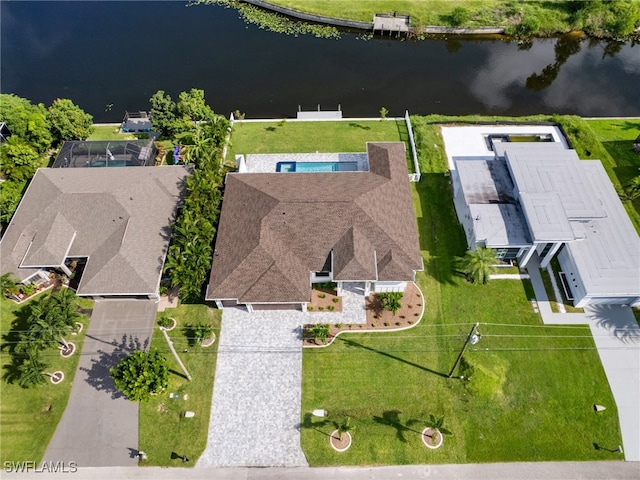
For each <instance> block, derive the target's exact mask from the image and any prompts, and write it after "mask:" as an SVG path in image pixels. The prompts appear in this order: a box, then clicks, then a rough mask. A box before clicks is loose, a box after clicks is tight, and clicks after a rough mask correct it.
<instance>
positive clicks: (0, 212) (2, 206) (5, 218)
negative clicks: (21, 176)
mask: <svg viewBox="0 0 640 480" xmlns="http://www.w3.org/2000/svg"><path fill="white" fill-rule="evenodd" d="M1 158H2V154H0V162H1V161H2V160H1ZM26 186H27V182H26V181H25V180H5V181H4V182H2V188H0V223H2V224H4V225H7V224H8V223H9V222H10V221H11V217H12V216H13V212H15V211H16V208H18V204H19V203H20V199H21V198H22V192H23V191H24V189H25V187H26Z"/></svg>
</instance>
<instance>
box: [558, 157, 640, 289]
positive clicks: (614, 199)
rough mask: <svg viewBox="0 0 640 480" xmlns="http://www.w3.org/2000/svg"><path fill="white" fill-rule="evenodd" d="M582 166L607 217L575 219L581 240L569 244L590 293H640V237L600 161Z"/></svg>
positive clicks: (573, 225) (585, 286)
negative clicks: (584, 219)
mask: <svg viewBox="0 0 640 480" xmlns="http://www.w3.org/2000/svg"><path fill="white" fill-rule="evenodd" d="M580 165H581V167H582V169H583V171H584V172H585V176H586V178H587V179H588V181H589V184H590V186H591V189H592V190H591V191H592V194H593V196H594V197H595V198H598V199H599V200H600V201H602V204H603V207H604V210H605V211H606V217H603V218H597V219H593V220H589V221H582V222H579V221H572V222H571V226H572V227H573V229H574V231H575V233H576V237H578V240H576V241H574V242H570V243H568V244H567V246H566V248H568V249H569V251H570V252H571V255H572V257H573V260H574V262H575V263H576V266H577V269H578V272H579V274H580V278H581V280H582V283H583V285H584V288H585V291H586V293H587V295H590V296H598V295H600V296H602V295H612V294H615V295H634V296H638V295H640V237H638V234H637V233H636V230H635V228H634V227H633V224H632V223H631V220H629V216H628V215H627V212H626V211H625V209H624V207H623V206H622V203H621V202H620V199H619V198H618V195H617V194H616V191H615V189H614V188H613V185H612V184H611V181H610V180H609V177H608V176H607V172H606V171H605V169H604V167H603V166H602V163H600V161H598V160H582V161H581V162H580Z"/></svg>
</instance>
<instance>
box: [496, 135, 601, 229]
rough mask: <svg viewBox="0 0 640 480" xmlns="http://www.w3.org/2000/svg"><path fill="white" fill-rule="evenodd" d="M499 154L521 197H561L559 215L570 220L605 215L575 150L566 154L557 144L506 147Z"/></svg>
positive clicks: (499, 149) (503, 146)
mask: <svg viewBox="0 0 640 480" xmlns="http://www.w3.org/2000/svg"><path fill="white" fill-rule="evenodd" d="M496 153H497V155H498V156H504V157H505V158H506V160H507V165H508V167H509V171H510V172H511V177H512V178H513V182H514V184H515V187H516V189H517V190H518V192H519V193H521V194H522V193H527V194H540V195H541V196H548V197H550V198H551V197H552V195H551V194H552V193H556V194H558V195H559V196H560V200H561V208H562V209H563V212H558V214H560V213H562V214H563V215H566V216H567V217H568V218H569V219H579V218H594V217H603V216H604V215H605V213H604V210H603V209H602V206H601V205H600V203H599V202H598V201H597V200H596V199H595V198H594V197H593V193H592V192H591V186H590V185H589V182H588V181H587V179H586V177H585V174H584V172H583V169H582V168H580V164H581V162H582V160H580V159H579V158H578V155H577V154H576V152H575V150H567V149H565V148H563V147H562V146H561V145H560V144H558V143H503V144H500V145H498V146H497V147H496ZM559 206H560V205H559ZM531 213H534V212H531Z"/></svg>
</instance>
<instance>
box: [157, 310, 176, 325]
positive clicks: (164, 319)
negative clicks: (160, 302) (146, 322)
mask: <svg viewBox="0 0 640 480" xmlns="http://www.w3.org/2000/svg"><path fill="white" fill-rule="evenodd" d="M158 325H160V326H161V327H162V328H169V327H170V326H171V325H173V320H171V318H170V317H169V316H168V315H167V314H166V313H163V314H161V315H160V318H158Z"/></svg>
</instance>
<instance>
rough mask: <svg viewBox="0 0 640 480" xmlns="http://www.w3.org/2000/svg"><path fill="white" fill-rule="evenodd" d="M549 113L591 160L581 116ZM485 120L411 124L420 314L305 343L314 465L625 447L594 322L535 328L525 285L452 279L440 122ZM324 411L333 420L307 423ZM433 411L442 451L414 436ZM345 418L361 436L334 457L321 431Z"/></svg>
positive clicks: (305, 411) (590, 453)
mask: <svg viewBox="0 0 640 480" xmlns="http://www.w3.org/2000/svg"><path fill="white" fill-rule="evenodd" d="M533 118H535V119H536V120H551V119H552V118H550V117H542V116H541V117H533ZM528 119H531V117H530V118H528ZM553 119H554V120H556V121H559V122H561V123H562V124H563V126H564V128H565V129H566V130H567V131H568V133H569V136H570V138H571V139H572V141H574V146H575V147H576V148H577V149H578V151H579V152H580V155H581V157H583V158H588V157H584V156H583V154H584V151H585V148H587V147H586V146H585V144H582V143H580V141H581V140H583V139H585V138H587V139H588V138H589V137H588V135H586V134H585V133H584V129H583V128H582V127H583V126H584V125H583V123H584V122H583V121H582V120H581V119H579V118H577V117H553ZM491 120H495V118H488V117H444V116H435V115H434V116H428V117H417V116H416V117H412V123H413V125H414V132H415V134H416V137H418V143H419V146H418V149H419V157H420V162H421V170H422V179H421V181H420V182H419V183H415V184H412V188H414V192H413V199H414V207H415V210H416V216H417V223H418V229H419V234H420V248H421V250H422V256H423V259H424V263H425V271H424V272H420V273H419V274H418V275H417V281H418V284H419V286H420V288H421V290H422V292H423V293H424V295H425V306H426V308H425V313H424V316H423V318H422V320H421V321H420V323H419V324H418V325H416V326H415V327H414V328H412V329H410V330H406V331H402V332H396V333H377V334H359V333H345V334H343V335H341V336H340V337H338V338H337V339H336V341H334V342H333V344H332V345H331V346H329V347H327V348H318V349H305V351H304V352H303V377H302V378H303V390H302V391H303V394H302V417H303V418H302V423H301V427H302V428H301V435H302V439H301V442H302V447H303V450H304V452H305V454H306V456H307V459H308V461H309V463H310V464H311V465H313V466H319V465H381V464H412V463H414V464H440V463H486V462H512V461H562V460H573V461H575V460H606V459H610V456H611V453H610V452H607V451H604V450H602V449H600V450H598V449H596V448H594V444H598V445H605V444H606V445H618V444H619V442H620V430H619V425H618V418H617V414H616V409H615V402H614V399H613V397H612V395H611V392H610V389H609V387H608V383H607V379H606V376H605V373H604V370H603V368H602V365H601V363H600V360H599V357H598V353H597V350H596V349H595V345H594V342H593V338H592V336H591V333H590V331H589V328H588V327H585V326H569V327H567V326H545V325H543V324H542V322H541V320H540V316H539V314H537V313H535V312H534V311H533V309H532V307H531V298H534V294H533V291H532V287H531V283H530V282H529V281H528V280H492V281H491V282H489V283H488V284H487V285H482V286H477V285H473V284H471V283H469V282H467V281H466V280H465V278H464V276H462V275H457V274H456V273H455V268H454V267H455V260H456V258H457V257H460V256H461V255H463V254H464V252H465V250H466V241H465V237H464V232H463V230H462V228H461V226H460V224H459V222H458V220H457V217H456V214H455V211H454V207H453V204H452V201H451V198H452V192H451V184H450V178H449V176H448V175H445V174H444V173H445V172H446V171H447V160H446V155H445V151H444V146H443V142H442V138H441V136H440V134H439V124H437V123H434V122H446V123H452V124H453V123H462V122H465V121H469V122H474V121H491ZM505 120H510V121H518V120H523V119H520V118H509V119H507V118H505ZM601 152H602V150H600V151H599V153H601ZM604 153H606V152H604ZM474 322H480V323H481V326H480V327H479V329H478V330H479V331H480V332H481V339H480V342H479V344H478V345H477V346H473V347H471V348H470V349H468V350H467V353H466V354H465V357H464V360H465V362H464V364H463V367H461V369H459V370H457V371H456V372H454V377H453V378H448V375H449V372H450V369H451V368H452V366H453V365H454V363H455V360H456V356H457V355H458V353H459V352H460V349H461V348H462V346H463V344H464V342H465V338H466V336H467V335H468V333H469V329H470V328H471V327H472V325H473V323H474ZM459 375H464V377H465V378H464V379H462V378H459ZM599 402H606V405H607V410H606V412H607V415H606V416H600V415H595V414H594V412H593V403H599ZM604 404H605V403H602V405H604ZM318 408H322V409H324V410H326V411H327V412H329V417H328V419H322V418H316V417H313V416H312V414H311V412H312V411H313V410H314V409H318ZM431 415H434V416H435V417H437V418H440V417H442V416H444V418H445V419H446V428H447V429H448V430H450V431H451V432H452V435H448V436H446V438H445V441H444V445H443V446H442V447H441V448H439V449H437V450H430V449H428V448H426V447H425V446H424V445H423V444H422V441H421V431H422V429H423V428H424V427H425V426H427V425H428V422H429V418H430V416H431ZM342 417H349V418H350V419H351V424H352V426H353V429H354V432H355V433H354V435H353V444H352V446H351V448H350V449H349V450H348V451H347V452H344V453H339V454H338V453H336V452H334V451H333V450H332V449H331V448H330V446H329V442H328V435H330V434H331V431H332V430H333V429H334V426H333V424H332V422H331V420H332V419H333V418H342Z"/></svg>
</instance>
